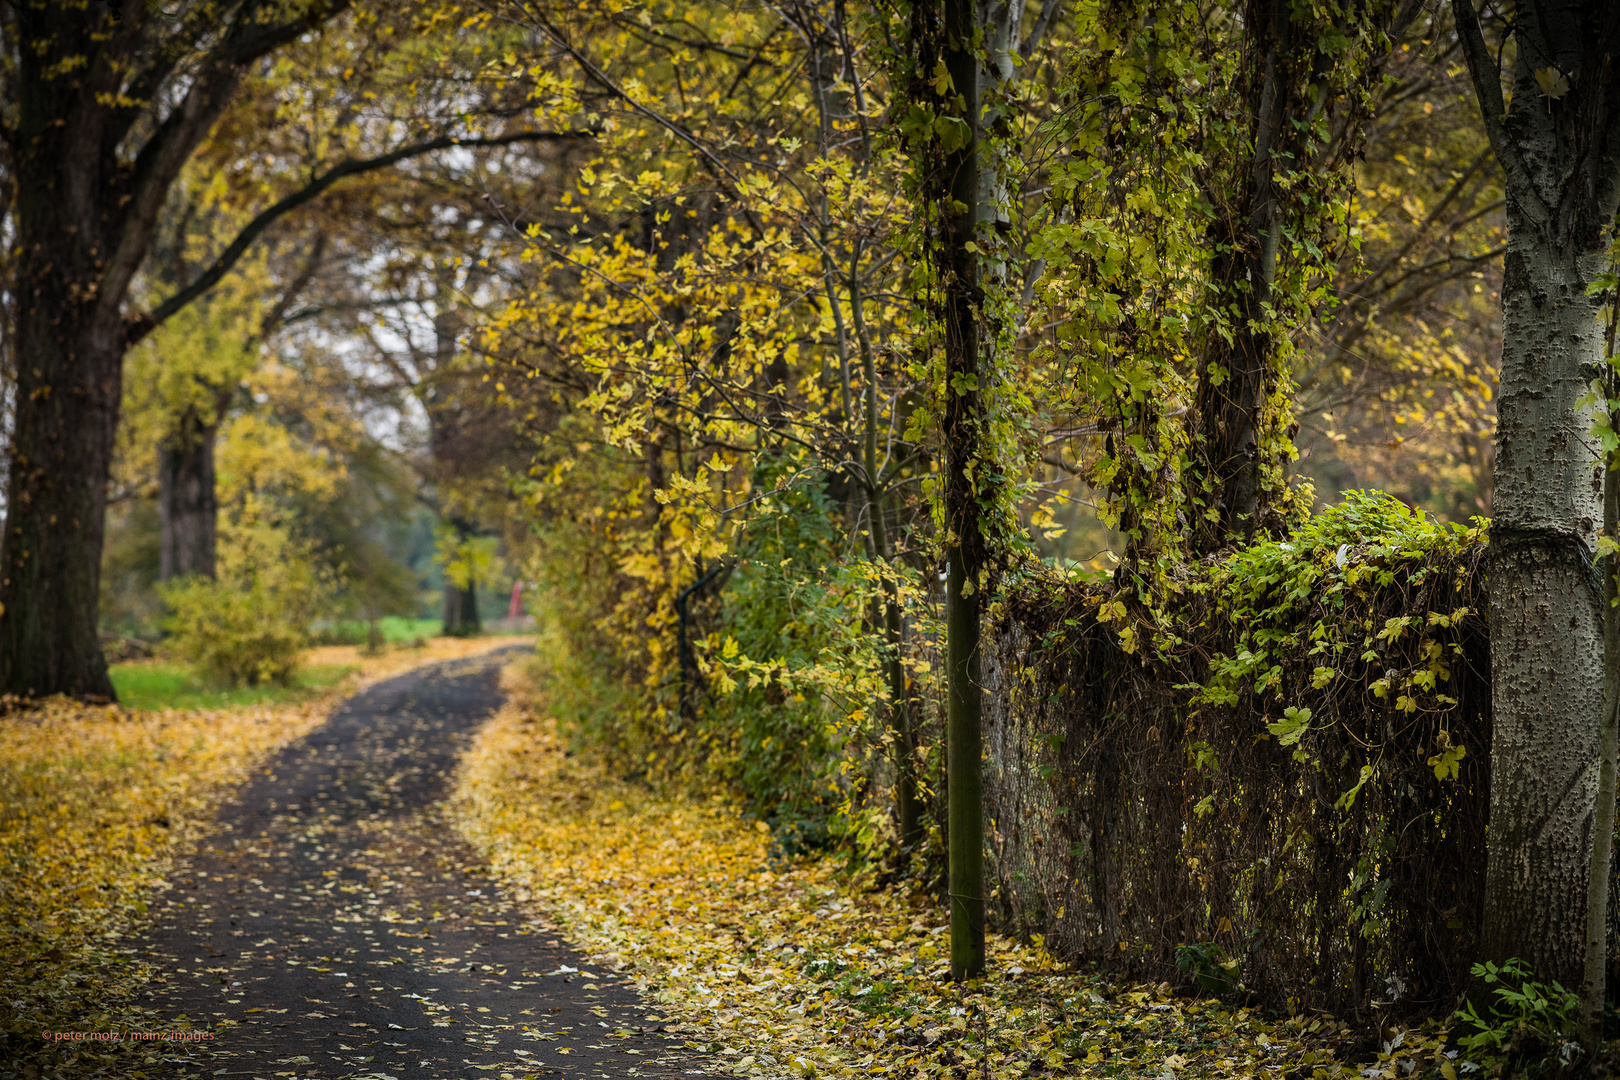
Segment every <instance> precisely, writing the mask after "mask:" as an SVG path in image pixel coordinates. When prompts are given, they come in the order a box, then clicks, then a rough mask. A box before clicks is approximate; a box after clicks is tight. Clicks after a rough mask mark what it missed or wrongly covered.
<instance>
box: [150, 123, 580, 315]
mask: <svg viewBox="0 0 1620 1080" xmlns="http://www.w3.org/2000/svg"><path fill="white" fill-rule="evenodd" d="M595 135H596V133H595V132H594V131H590V130H584V131H520V132H517V133H515V134H511V135H498V136H494V137H492V138H481V139H467V138H461V137H459V136H455V135H440V136H439V137H438V138H434V139H426V140H423V141H421V142H415V143H411V144H409V145H408V146H402V147H400V148H399V149H398V150H393V151H391V152H389V153H386V154H379V155H378V156H376V157H371V158H362V159H360V160H350V161H345V162H343V163H341V164H339V165H334V166H333V167H332V168H330V169H328V170H327V171H326V172H324V173H322V174H321V175H319V176H317V177H316V178H315V179H314V180H312V181H310V182H309V183H308V184H306V185H305V186H303V187H302V188H299V189H298V190H297V191H295V192H293V193H292V194H291V195H288V196H287V197H286V198H284V199H282V200H281V201H280V202H277V203H276V204H274V205H273V206H270V207H268V208H266V209H265V210H263V211H261V212H260V213H259V215H258V216H257V217H255V218H254V219H253V220H252V221H250V222H248V223H247V224H246V225H245V226H243V228H242V231H241V232H240V233H238V234H237V235H236V239H235V240H232V241H231V243H230V246H229V247H227V248H226V249H225V250H224V251H223V252H221V253H220V255H219V257H218V258H216V259H215V260H214V261H213V264H212V265H210V266H209V267H208V269H207V270H204V271H203V272H202V274H201V275H199V276H198V277H197V279H196V280H194V281H193V282H192V283H191V284H190V285H187V286H185V287H184V288H182V289H181V290H180V291H179V292H177V293H175V294H174V295H173V296H171V297H169V298H168V299H167V300H165V301H163V303H161V304H159V305H158V306H157V308H156V309H154V310H153V311H152V312H151V314H149V315H142V316H140V317H138V318H137V319H135V320H134V321H132V322H131V323H130V325H129V331H128V339H127V340H128V343H129V344H130V345H133V344H135V343H136V342H137V341H140V340H141V339H142V338H144V337H145V336H146V335H147V334H150V333H151V332H152V331H153V330H155V329H157V328H158V327H159V326H161V325H162V324H163V322H164V320H165V319H167V318H169V317H170V316H171V315H173V314H174V313H175V312H177V311H179V310H180V309H181V308H183V307H185V306H186V305H187V304H189V303H191V302H192V301H193V300H195V299H196V298H197V297H199V296H201V295H202V294H203V293H205V292H207V291H208V290H209V289H211V288H213V287H214V286H215V285H217V284H218V283H219V280H220V279H221V278H223V277H224V276H225V275H226V274H227V273H229V272H230V270H231V267H233V266H235V265H236V264H237V262H238V260H240V259H241V258H242V256H243V255H245V254H246V253H247V250H248V248H249V247H251V246H252V245H253V241H255V240H257V239H258V238H259V235H260V234H261V233H263V232H264V230H266V229H268V228H269V227H270V226H271V225H272V224H273V223H274V222H275V221H276V220H277V219H279V218H281V217H284V216H285V215H287V214H288V213H290V212H292V211H293V210H296V209H298V208H299V207H300V206H303V205H304V204H305V203H307V202H309V201H310V200H312V199H314V198H316V197H317V196H319V195H320V194H321V193H322V192H324V191H326V189H327V188H329V187H331V186H332V185H333V184H335V183H337V182H338V181H339V180H342V179H344V178H345V177H349V176H357V175H359V174H361V173H368V172H375V171H376V170H378V169H386V168H388V167H389V166H390V165H397V164H398V163H399V162H401V161H406V160H408V159H410V158H415V157H421V156H422V155H423V154H430V153H432V152H433V151H435V150H445V149H448V148H450V147H452V146H464V147H489V146H509V145H511V144H513V143H520V142H550V141H562V140H565V139H587V138H593V137H594V136H595Z"/></svg>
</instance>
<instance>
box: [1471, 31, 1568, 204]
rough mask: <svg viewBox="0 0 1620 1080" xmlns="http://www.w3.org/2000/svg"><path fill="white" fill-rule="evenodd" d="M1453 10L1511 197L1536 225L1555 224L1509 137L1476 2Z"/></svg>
mask: <svg viewBox="0 0 1620 1080" xmlns="http://www.w3.org/2000/svg"><path fill="white" fill-rule="evenodd" d="M1451 10H1452V13H1453V15H1454V16H1455V18H1456V20H1457V36H1458V39H1459V40H1460V41H1461V43H1462V52H1463V58H1464V59H1465V60H1466V61H1467V62H1468V75H1469V77H1470V78H1471V79H1473V82H1474V96H1475V97H1476V98H1478V99H1479V114H1480V117H1481V119H1483V120H1484V122H1485V133H1486V135H1488V136H1489V137H1490V140H1491V149H1492V150H1493V151H1495V153H1496V160H1497V161H1499V162H1501V163H1502V171H1503V172H1505V173H1506V174H1507V178H1508V192H1509V197H1510V198H1511V199H1512V200H1513V201H1514V202H1515V203H1517V204H1518V206H1519V208H1520V209H1521V210H1523V211H1524V213H1525V215H1526V216H1528V217H1529V218H1530V219H1531V220H1532V221H1534V222H1535V223H1536V224H1537V225H1545V224H1546V223H1547V222H1549V221H1551V220H1552V211H1551V209H1549V208H1548V206H1547V204H1546V203H1545V202H1544V201H1542V198H1541V193H1540V192H1539V191H1537V190H1536V185H1535V183H1534V182H1533V181H1531V179H1530V170H1529V169H1528V168H1527V167H1526V166H1525V163H1524V158H1522V157H1521V156H1520V155H1519V148H1518V145H1517V144H1515V143H1514V141H1513V139H1512V138H1511V137H1510V136H1509V135H1508V133H1507V126H1506V118H1507V106H1506V105H1505V104H1504V103H1503V100H1502V76H1501V73H1500V71H1499V70H1498V69H1497V65H1496V61H1495V60H1494V59H1493V58H1492V56H1491V50H1490V46H1488V45H1486V44H1485V34H1484V32H1483V31H1481V30H1480V28H1479V14H1478V13H1477V12H1476V11H1474V3H1473V0H1451Z"/></svg>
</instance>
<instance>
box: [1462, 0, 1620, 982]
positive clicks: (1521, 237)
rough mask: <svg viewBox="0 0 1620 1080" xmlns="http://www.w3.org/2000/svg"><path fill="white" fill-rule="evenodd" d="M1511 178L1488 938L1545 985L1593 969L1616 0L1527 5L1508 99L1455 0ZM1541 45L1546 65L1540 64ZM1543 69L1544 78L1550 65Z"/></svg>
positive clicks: (1498, 480)
mask: <svg viewBox="0 0 1620 1080" xmlns="http://www.w3.org/2000/svg"><path fill="white" fill-rule="evenodd" d="M1453 10H1454V11H1455V12H1456V15H1457V23H1458V28H1459V32H1460V35H1461V38H1462V41H1463V44H1464V48H1465V55H1466V56H1467V59H1468V64H1469V68H1470V71H1471V74H1472V76H1473V79H1474V83H1475V89H1476V90H1477V92H1478V94H1479V99H1480V106H1481V114H1482V116H1483V117H1484V120H1485V125H1486V128H1487V131H1488V132H1489V133H1490V136H1491V144H1492V148H1493V149H1494V150H1495V152H1496V157H1497V160H1498V161H1499V162H1500V163H1501V165H1502V167H1503V170H1504V173H1505V175H1506V177H1507V184H1506V193H1507V218H1508V254H1507V267H1506V273H1505V275H1504V279H1503V288H1502V315H1503V334H1502V375H1501V392H1500V395H1499V397H1498V399H1497V429H1496V477H1495V484H1496V489H1495V504H1494V509H1495V518H1494V520H1493V521H1492V523H1491V560H1490V605H1491V610H1490V620H1491V677H1492V687H1491V692H1492V705H1493V716H1492V737H1491V810H1490V830H1489V840H1488V851H1487V863H1486V877H1485V920H1484V927H1483V934H1482V948H1483V950H1484V953H1485V956H1486V958H1487V959H1492V960H1501V959H1506V958H1509V957H1518V958H1520V959H1522V960H1525V961H1527V962H1528V963H1529V964H1530V965H1531V967H1532V968H1533V970H1534V972H1535V974H1536V977H1537V978H1538V979H1540V980H1542V981H1551V980H1554V979H1556V980H1558V981H1559V982H1562V983H1563V984H1564V985H1565V986H1567V987H1575V986H1578V985H1580V983H1581V982H1582V976H1583V968H1584V942H1585V936H1586V934H1585V926H1586V919H1585V916H1586V898H1587V890H1588V887H1589V885H1590V882H1589V878H1588V870H1589V866H1590V857H1591V852H1592V828H1593V824H1594V821H1593V817H1594V805H1595V798H1596V789H1597V781H1598V748H1599V742H1598V737H1599V731H1600V727H1601V722H1602V712H1603V665H1602V663H1601V659H1600V658H1601V657H1602V656H1603V604H1602V583H1601V575H1600V574H1599V572H1598V570H1597V569H1596V567H1595V566H1594V562H1593V557H1594V554H1595V551H1596V546H1597V545H1596V541H1597V532H1598V527H1599V523H1600V522H1601V520H1602V516H1603V515H1602V491H1603V476H1602V473H1603V470H1602V466H1601V464H1600V462H1599V461H1598V456H1597V452H1596V444H1595V440H1594V439H1593V438H1592V436H1591V428H1592V420H1593V411H1592V408H1591V407H1590V406H1586V405H1578V402H1579V401H1580V400H1581V398H1582V397H1583V395H1585V394H1586V393H1587V389H1588V386H1589V385H1590V383H1591V381H1592V379H1593V378H1595V377H1596V376H1597V375H1598V373H1599V372H1600V371H1601V370H1602V368H1601V364H1602V361H1603V359H1604V349H1603V336H1602V327H1601V325H1600V323H1599V322H1598V319H1597V314H1598V305H1599V303H1600V300H1599V299H1598V298H1597V297H1593V296H1589V295H1588V294H1587V287H1588V286H1589V285H1590V284H1591V283H1592V281H1593V279H1594V277H1595V276H1596V275H1597V274H1598V272H1599V271H1600V270H1601V269H1602V265H1603V256H1604V254H1605V252H1606V249H1607V243H1608V238H1607V235H1606V233H1607V229H1608V225H1609V222H1610V220H1611V218H1612V216H1613V214H1614V211H1615V203H1616V198H1617V193H1620V146H1617V144H1616V140H1617V138H1620V110H1617V109H1616V101H1615V98H1614V92H1613V90H1612V89H1611V85H1610V84H1612V79H1610V78H1609V77H1608V75H1607V65H1608V60H1607V58H1606V50H1609V49H1612V48H1613V47H1614V45H1615V36H1616V33H1617V31H1620V19H1617V18H1616V9H1615V7H1614V6H1613V5H1612V4H1610V3H1608V2H1607V0H1562V2H1552V3H1539V4H1538V3H1526V4H1524V5H1521V8H1520V10H1519V11H1518V13H1517V17H1516V19H1515V22H1514V31H1513V32H1514V33H1515V34H1516V35H1518V37H1519V41H1518V42H1517V46H1518V47H1517V54H1518V60H1517V62H1516V66H1515V70H1514V72H1513V95H1512V104H1511V106H1510V107H1505V106H1504V103H1503V95H1502V92H1501V84H1500V81H1499V77H1498V75H1497V73H1496V70H1495V64H1496V60H1495V57H1494V54H1493V53H1492V51H1491V49H1490V48H1489V47H1488V46H1487V45H1486V43H1485V41H1484V39H1483V36H1482V35H1481V33H1480V29H1479V23H1478V20H1477V17H1476V16H1475V13H1474V10H1473V8H1472V6H1471V4H1470V3H1469V0H1454V3H1453ZM1532 58H1533V59H1534V63H1532V62H1531V61H1532ZM1538 76H1539V78H1538Z"/></svg>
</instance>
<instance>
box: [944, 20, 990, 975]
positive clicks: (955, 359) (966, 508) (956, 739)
mask: <svg viewBox="0 0 1620 1080" xmlns="http://www.w3.org/2000/svg"><path fill="white" fill-rule="evenodd" d="M977 22H978V12H977V10H976V4H975V3H974V0H946V3H945V9H944V27H943V29H944V33H945V65H946V69H947V70H948V71H949V72H950V76H951V82H952V86H953V89H954V90H955V93H956V94H957V95H958V96H959V97H960V99H961V112H960V114H959V115H960V118H961V120H962V121H963V123H964V124H965V125H966V127H967V130H968V131H969V132H970V133H971V136H970V137H969V138H968V139H967V140H966V142H965V145H963V146H961V147H959V148H957V149H956V150H954V151H953V152H951V153H949V154H947V155H946V157H945V175H946V176H947V177H948V178H949V181H948V182H949V185H950V186H949V189H948V192H949V199H948V200H947V199H940V200H938V202H937V205H938V206H939V207H940V210H939V213H940V215H941V217H942V219H943V220H942V221H941V238H942V239H943V241H944V243H945V246H946V251H945V252H944V253H942V254H943V257H942V258H941V259H940V263H941V270H942V272H943V274H944V276H945V398H946V403H945V430H944V443H945V528H946V544H945V556H946V559H947V563H948V565H947V567H946V584H945V588H946V592H945V634H946V648H945V653H946V659H945V665H946V668H945V670H946V676H945V682H946V708H945V726H946V752H947V756H948V760H949V770H950V804H949V807H948V809H947V816H948V817H949V819H950V847H949V862H950V867H949V877H950V897H951V976H952V978H954V979H957V980H963V979H971V978H974V977H975V976H977V975H979V974H981V973H982V972H983V971H984V786H983V776H982V775H981V768H982V766H981V759H982V758H983V754H984V749H983V747H984V741H983V733H982V730H981V720H982V716H983V707H984V704H983V690H982V686H983V681H982V679H981V678H980V662H981V654H982V650H981V648H980V633H981V627H980V621H979V601H980V598H981V589H982V588H983V586H984V581H983V575H982V571H983V570H984V565H985V560H984V536H983V531H982V524H981V521H980V513H979V499H980V493H979V491H978V490H977V485H976V484H975V482H974V468H975V466H976V465H978V464H980V463H981V460H982V456H983V452H984V447H983V440H984V416H983V409H982V404H981V397H980V390H979V389H978V387H979V385H980V380H981V379H982V378H983V375H982V373H981V372H980V362H979V361H980V357H979V351H980V348H981V344H982V342H981V340H980V333H979V331H980V326H979V316H980V312H981V309H982V304H983V292H982V289H981V283H980V275H979V259H978V256H977V255H976V254H975V253H974V252H973V250H972V249H971V248H969V246H968V245H969V244H970V243H972V242H973V241H974V240H975V239H976V238H977V239H980V240H982V238H981V237H979V236H978V226H979V224H980V221H981V217H982V214H983V209H984V207H983V199H982V198H981V191H980V177H979V172H980V169H979V148H978V141H979V140H978V135H979V131H978V127H979V109H980V106H979V82H980V68H979V60H978V57H977V56H976V55H975V52H974V37H975V33H974V32H975V29H976V24H977ZM953 202H954V203H958V204H960V205H961V206H962V207H964V210H963V211H961V212H956V213H952V212H951V210H950V209H949V207H950V205H951V203H953Z"/></svg>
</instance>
